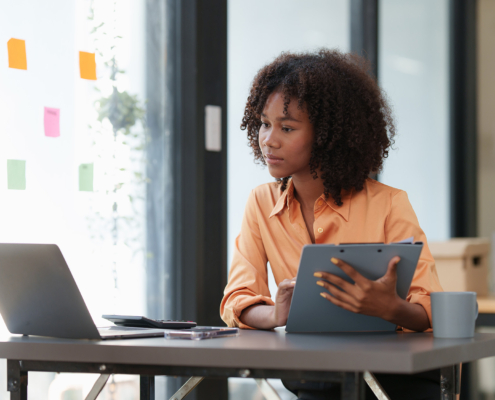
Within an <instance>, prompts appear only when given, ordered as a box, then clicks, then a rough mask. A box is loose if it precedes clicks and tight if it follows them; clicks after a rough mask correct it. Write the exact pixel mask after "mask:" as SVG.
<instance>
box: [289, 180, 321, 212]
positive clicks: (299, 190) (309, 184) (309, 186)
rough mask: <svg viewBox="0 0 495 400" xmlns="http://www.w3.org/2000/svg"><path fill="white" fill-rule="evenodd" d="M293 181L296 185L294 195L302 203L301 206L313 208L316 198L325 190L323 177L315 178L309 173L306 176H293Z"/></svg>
mask: <svg viewBox="0 0 495 400" xmlns="http://www.w3.org/2000/svg"><path fill="white" fill-rule="evenodd" d="M318 175H319V174H318ZM292 183H293V185H294V196H295V197H296V199H297V201H298V202H299V203H300V204H301V207H302V208H305V209H311V210H313V208H314V204H315V202H316V200H317V199H318V198H319V197H320V196H321V195H322V194H323V192H324V191H325V186H324V185H323V181H322V180H321V178H320V177H318V178H316V179H313V176H312V175H307V176H305V177H304V178H300V177H296V176H293V177H292Z"/></svg>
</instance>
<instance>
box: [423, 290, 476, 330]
mask: <svg viewBox="0 0 495 400" xmlns="http://www.w3.org/2000/svg"><path fill="white" fill-rule="evenodd" d="M431 313H432V319H433V336H434V337H436V338H447V339H461V338H472V337H473V336H474V325H475V322H476V318H478V303H477V302H476V292H435V293H431Z"/></svg>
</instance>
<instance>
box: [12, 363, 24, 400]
mask: <svg viewBox="0 0 495 400" xmlns="http://www.w3.org/2000/svg"><path fill="white" fill-rule="evenodd" d="M27 385H28V373H27V371H21V361H16V360H7V390H8V391H9V392H10V400H27Z"/></svg>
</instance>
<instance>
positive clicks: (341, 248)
mask: <svg viewBox="0 0 495 400" xmlns="http://www.w3.org/2000/svg"><path fill="white" fill-rule="evenodd" d="M422 249H423V243H421V242H416V243H410V244H402V243H393V244H383V243H378V244H376V243H365V244H341V245H338V246H336V245H324V244H317V245H306V246H304V248H303V251H302V254H301V260H300V262H299V270H298V272H297V280H296V286H295V288H294V294H293V296H292V303H291V306H290V311H289V318H288V320H287V325H286V327H285V329H286V331H287V332H364V331H394V330H395V329H396V326H395V324H392V323H390V322H387V321H385V320H383V319H381V318H379V317H371V316H368V315H362V314H355V313H353V312H351V311H347V310H344V309H343V308H340V307H338V306H336V305H334V304H332V303H331V302H330V301H328V300H326V299H324V298H323V297H322V296H321V295H320V293H321V292H322V291H323V290H326V289H324V288H323V287H320V286H317V285H316V281H317V280H318V279H319V278H316V277H314V276H313V274H314V273H315V272H318V271H324V272H329V273H332V274H335V275H337V276H339V277H341V278H343V279H345V280H346V281H348V282H350V283H354V282H353V280H352V279H351V278H349V277H348V276H347V275H346V274H345V273H344V272H343V271H342V270H341V269H340V268H339V267H337V266H336V265H335V264H333V263H332V262H331V261H330V259H331V258H332V257H335V258H338V259H340V260H342V261H345V262H346V263H348V264H349V265H351V266H352V267H354V269H356V270H357V271H358V272H359V273H360V274H361V275H363V276H364V277H366V278H368V279H372V280H376V279H378V278H380V277H382V276H383V275H385V273H386V272H387V268H388V263H389V261H390V260H391V259H392V258H393V257H395V256H399V257H400V258H401V259H400V261H399V263H398V264H397V294H398V295H399V296H400V297H401V298H402V299H406V297H407V294H408V292H409V287H410V286H411V281H412V278H413V276H414V272H415V271H416V265H417V264H418V260H419V255H420V254H421V250H422Z"/></svg>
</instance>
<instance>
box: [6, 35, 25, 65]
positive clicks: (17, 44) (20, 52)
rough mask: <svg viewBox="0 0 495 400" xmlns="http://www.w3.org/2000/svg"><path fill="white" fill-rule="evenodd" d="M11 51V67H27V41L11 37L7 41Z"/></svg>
mask: <svg viewBox="0 0 495 400" xmlns="http://www.w3.org/2000/svg"><path fill="white" fill-rule="evenodd" d="M7 49H8V51H9V67H10V68H17V69H27V59H26V42H25V41H24V40H21V39H14V38H12V39H10V40H9V41H8V42H7Z"/></svg>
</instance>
